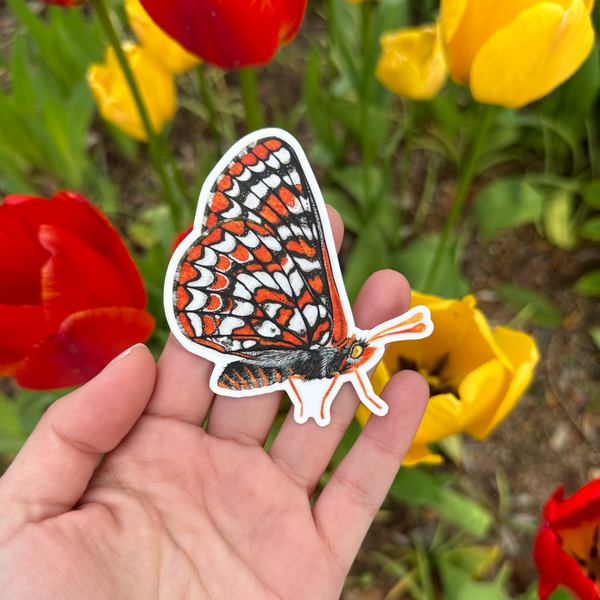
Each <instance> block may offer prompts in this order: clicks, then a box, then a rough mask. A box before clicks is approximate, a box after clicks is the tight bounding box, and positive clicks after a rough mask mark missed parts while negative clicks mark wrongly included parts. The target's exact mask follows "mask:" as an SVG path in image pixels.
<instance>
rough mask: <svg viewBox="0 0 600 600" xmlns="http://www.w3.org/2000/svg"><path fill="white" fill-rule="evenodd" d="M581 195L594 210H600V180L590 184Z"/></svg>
mask: <svg viewBox="0 0 600 600" xmlns="http://www.w3.org/2000/svg"><path fill="white" fill-rule="evenodd" d="M581 195H582V196H583V199H584V200H585V201H586V202H587V203H588V204H589V205H590V206H591V207H592V208H597V209H598V210H600V179H595V180H594V181H592V182H590V183H588V184H587V185H586V186H585V187H584V188H583V190H582V191H581Z"/></svg>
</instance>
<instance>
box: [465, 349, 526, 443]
mask: <svg viewBox="0 0 600 600" xmlns="http://www.w3.org/2000/svg"><path fill="white" fill-rule="evenodd" d="M511 381H512V373H510V371H508V369H506V367H504V365H502V363H501V362H500V361H499V360H497V359H493V360H490V361H488V362H487V363H485V364H483V365H481V366H480V367H478V368H477V369H475V370H474V371H472V372H471V373H469V374H468V375H467V376H466V377H465V378H464V379H463V381H462V382H461V384H460V386H459V388H458V391H459V395H460V401H461V403H462V408H463V414H464V416H463V419H464V423H465V428H464V431H466V432H467V433H469V434H470V435H472V436H473V437H476V438H477V439H480V440H481V439H483V438H484V437H485V436H486V435H487V432H488V431H489V429H490V422H491V421H492V420H493V419H494V417H495V415H496V412H497V410H498V407H499V406H500V405H501V404H502V402H503V401H505V400H506V394H507V392H508V389H509V387H510V384H511ZM517 398H518V396H517ZM515 401H516V399H515Z"/></svg>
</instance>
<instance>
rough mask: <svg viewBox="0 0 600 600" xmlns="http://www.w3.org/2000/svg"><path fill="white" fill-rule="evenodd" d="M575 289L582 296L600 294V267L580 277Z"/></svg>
mask: <svg viewBox="0 0 600 600" xmlns="http://www.w3.org/2000/svg"><path fill="white" fill-rule="evenodd" d="M573 290H574V291H575V293H576V294H579V295H580V296H600V269H598V270H596V271H592V272H591V273H586V274H585V275H584V276H583V277H580V278H579V279H578V280H577V281H576V282H575V285H574V286H573Z"/></svg>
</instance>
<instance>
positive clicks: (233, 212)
mask: <svg viewBox="0 0 600 600" xmlns="http://www.w3.org/2000/svg"><path fill="white" fill-rule="evenodd" d="M231 203H232V204H233V207H232V208H230V209H229V210H228V211H227V212H224V213H223V215H222V216H223V217H225V218H226V219H234V218H235V217H239V216H240V215H241V214H242V207H241V206H240V205H239V204H238V203H237V202H235V201H234V200H232V201H231Z"/></svg>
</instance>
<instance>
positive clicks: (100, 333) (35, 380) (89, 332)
mask: <svg viewBox="0 0 600 600" xmlns="http://www.w3.org/2000/svg"><path fill="white" fill-rule="evenodd" d="M153 329H154V318H153V317H152V315H150V314H149V313H147V312H145V311H142V310H138V309H137V308H129V307H113V308H100V309H92V310H84V311H81V312H79V313H75V314H73V315H71V316H69V317H68V318H67V319H65V321H64V322H63V323H62V325H61V327H60V329H59V330H58V333H56V335H53V336H51V337H48V338H46V339H45V340H42V341H41V342H40V343H38V344H37V345H36V346H34V348H33V349H32V350H31V352H30V354H29V355H28V357H27V358H26V360H25V362H24V364H23V365H22V366H21V368H19V369H18V370H17V373H16V380H17V383H18V384H19V385H21V386H23V387H26V388H30V389H38V390H44V389H53V388H60V387H67V386H73V385H79V384H82V383H85V382H86V381H89V380H90V379H91V378H92V377H94V376H95V375H97V374H98V373H99V372H100V371H101V370H102V369H103V368H104V367H105V366H106V365H107V364H108V363H109V362H110V361H111V360H112V359H113V358H114V357H115V356H117V355H118V354H120V353H121V352H123V351H124V350H126V349H127V348H129V347H131V346H133V345H134V344H136V343H139V342H145V341H146V340H147V339H148V338H149V337H150V334H151V333H152V330H153Z"/></svg>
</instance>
